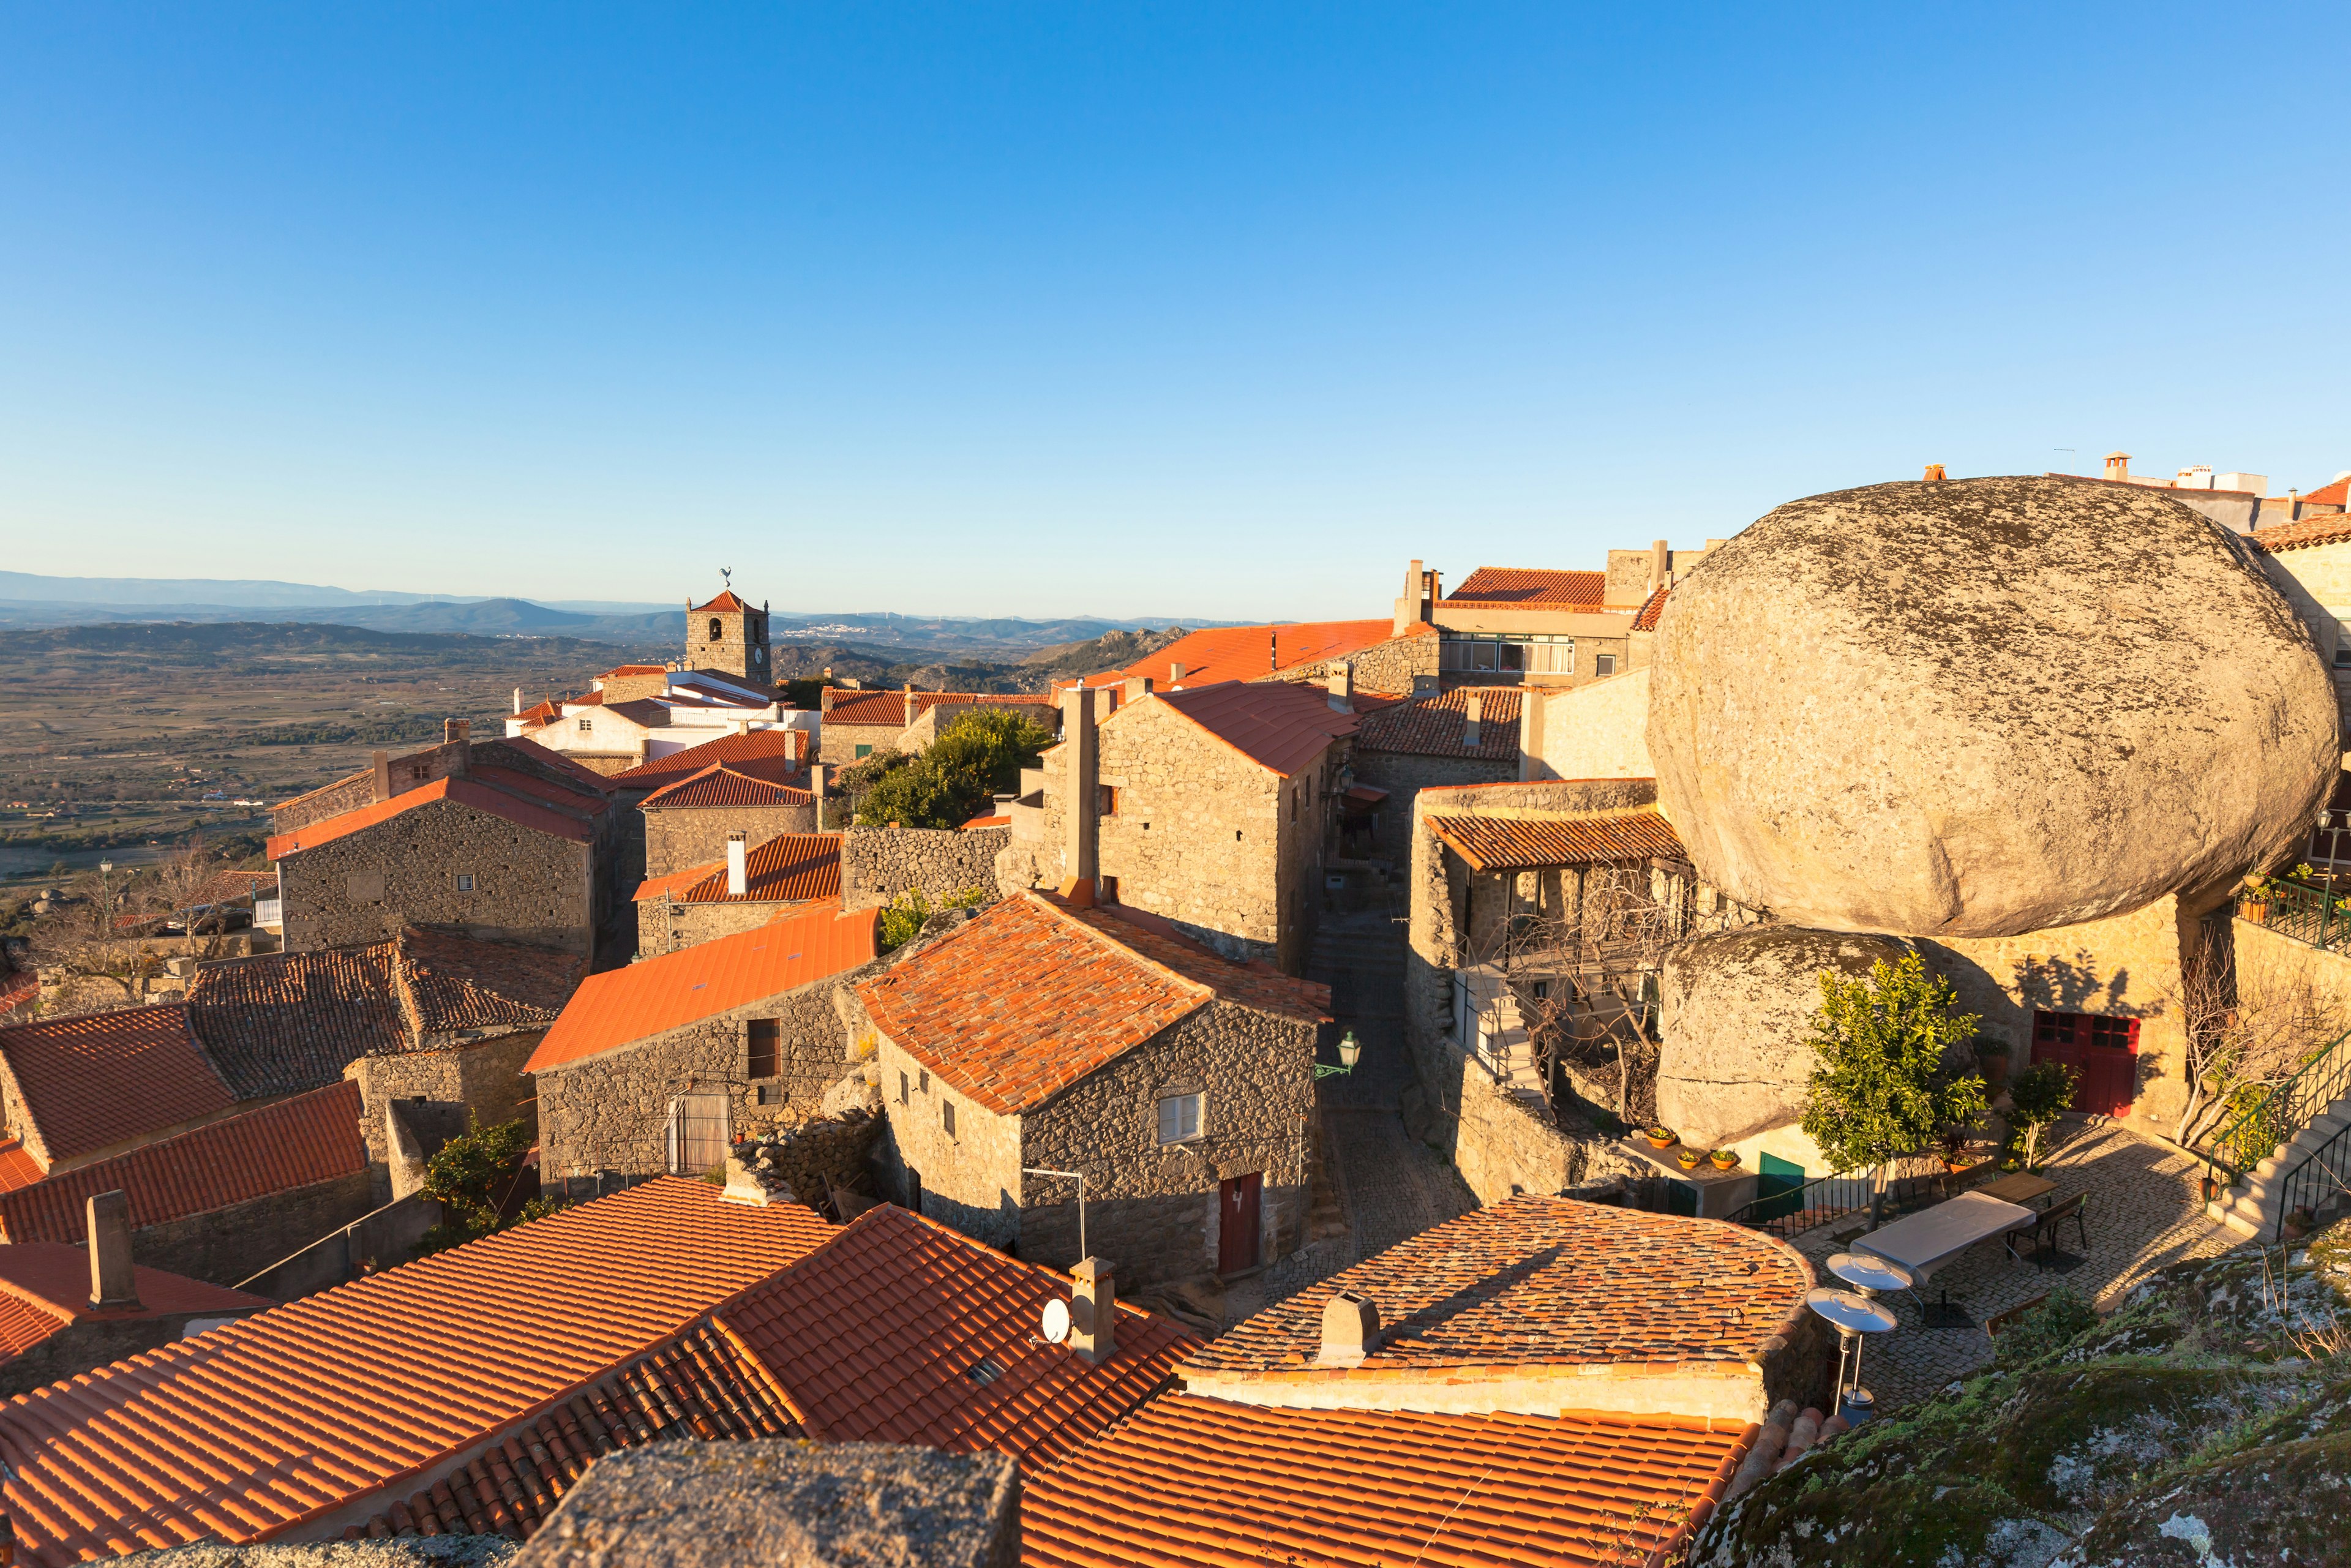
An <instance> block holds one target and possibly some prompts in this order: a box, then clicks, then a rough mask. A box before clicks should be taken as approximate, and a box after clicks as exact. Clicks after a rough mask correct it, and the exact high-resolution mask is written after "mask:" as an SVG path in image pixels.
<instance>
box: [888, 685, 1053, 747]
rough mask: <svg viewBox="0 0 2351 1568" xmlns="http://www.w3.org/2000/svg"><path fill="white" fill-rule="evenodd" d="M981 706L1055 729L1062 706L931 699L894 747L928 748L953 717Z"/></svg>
mask: <svg viewBox="0 0 2351 1568" xmlns="http://www.w3.org/2000/svg"><path fill="white" fill-rule="evenodd" d="M983 708H998V709H1002V710H1003V711H1005V712H1007V713H1015V714H1019V716H1022V717H1023V718H1027V719H1029V720H1031V721H1033V722H1035V723H1036V724H1038V725H1040V726H1041V727H1044V728H1046V729H1049V730H1052V731H1055V732H1056V733H1058V732H1059V731H1060V729H1061V708H1060V706H1057V705H1055V704H1052V703H1040V702H1013V701H1009V700H1005V701H998V702H990V701H988V700H987V698H986V697H984V696H983V697H980V698H978V699H977V700H976V701H973V702H961V703H933V704H931V705H930V706H928V707H926V708H925V709H924V710H923V711H922V713H921V714H920V715H919V716H916V718H915V719H914V723H912V724H910V725H908V726H907V727H905V729H904V730H903V731H902V732H900V734H899V736H898V739H897V742H896V746H897V748H898V749H899V750H901V751H927V750H929V749H930V746H931V743H932V742H933V741H935V740H936V739H938V737H940V736H941V735H942V734H944V733H945V732H946V730H948V729H950V728H952V727H954V725H955V721H956V720H957V719H959V718H961V717H962V716H964V715H966V714H967V713H977V712H978V711H980V710H981V709H983Z"/></svg>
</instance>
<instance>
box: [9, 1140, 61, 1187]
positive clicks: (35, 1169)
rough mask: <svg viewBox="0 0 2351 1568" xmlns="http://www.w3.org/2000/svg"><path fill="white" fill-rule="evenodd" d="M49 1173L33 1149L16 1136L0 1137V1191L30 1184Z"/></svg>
mask: <svg viewBox="0 0 2351 1568" xmlns="http://www.w3.org/2000/svg"><path fill="white" fill-rule="evenodd" d="M48 1174H49V1171H48V1167H47V1166H44V1165H43V1164H41V1162H40V1161H39V1160H38V1159H37V1158H35V1157H34V1155H33V1151H32V1150H30V1149H28V1148H26V1146H25V1145H24V1144H23V1143H22V1142H21V1141H20V1140H18V1139H16V1138H0V1193H5V1192H14V1191H16V1189H17V1188H18V1187H20V1186H32V1185H33V1184H34V1183H35V1182H37V1181H38V1180H40V1179H41V1178H42V1177H43V1176H47V1175H48Z"/></svg>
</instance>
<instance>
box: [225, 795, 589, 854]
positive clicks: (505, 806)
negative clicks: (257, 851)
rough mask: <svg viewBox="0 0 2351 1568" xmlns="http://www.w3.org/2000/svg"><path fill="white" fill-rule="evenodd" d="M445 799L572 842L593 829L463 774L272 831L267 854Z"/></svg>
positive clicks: (313, 845)
mask: <svg viewBox="0 0 2351 1568" xmlns="http://www.w3.org/2000/svg"><path fill="white" fill-rule="evenodd" d="M442 800H446V801H448V802H450V803H451V804H452V805H457V806H463V807H465V808H466V809H468V810H475V811H481V812H484V813H486V814H487V815H489V816H493V817H496V818H497V819H498V820H500V821H507V822H512V823H514V824H515V825H516V826H517V827H518V828H528V829H530V830H532V831H535V832H541V833H547V834H549V835H551V836H553V837H555V838H559V839H569V840H570V841H572V842H574V843H585V842H587V841H588V840H589V838H590V836H591V835H592V833H593V832H594V830H593V829H592V828H590V826H589V825H588V823H587V822H585V821H581V820H580V818H577V817H569V816H566V815H564V814H563V813H561V812H559V811H554V810H549V809H548V808H547V807H545V806H539V805H534V804H532V803H531V802H529V801H528V800H519V799H517V798H516V797H515V796H513V795H510V794H508V793H507V792H506V791H505V790H503V789H495V788H493V787H491V786H490V785H487V784H479V783H475V781H473V780H472V779H465V778H455V779H434V781H433V782H432V783H430V784H420V785H418V786H417V787H416V788H415V789H407V790H403V791H402V792H401V793H400V794H397V795H394V796H393V797H392V799H391V800H378V801H374V802H371V804H368V805H365V806H361V807H360V809H359V810H355V811H345V812H343V813H341V814H340V816H333V817H328V818H325V819H323V820H321V821H316V822H312V823H310V824H309V825H308V826H307V827H302V828H297V829H296V830H295V831H292V832H290V833H272V834H271V835H270V836H269V858H270V859H271V860H274V861H276V860H284V859H285V858H286V857H287V855H290V854H296V853H298V852H301V851H302V850H305V849H313V850H315V849H317V848H318V847H319V845H320V844H325V843H332V842H333V841H335V840H337V839H340V838H344V837H347V836H349V835H350V834H352V833H356V832H360V831H364V830H366V829H369V828H372V827H374V826H375V825H376V824H377V823H378V822H387V821H391V820H392V818H394V817H397V816H399V815H400V814H401V813H402V812H403V811H413V810H416V809H417V808H419V807H420V806H429V805H432V804H434V803H435V802H437V801H442Z"/></svg>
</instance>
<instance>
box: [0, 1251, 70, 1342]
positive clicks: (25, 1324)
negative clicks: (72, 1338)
mask: <svg viewBox="0 0 2351 1568" xmlns="http://www.w3.org/2000/svg"><path fill="white" fill-rule="evenodd" d="M75 1250H76V1251H77V1252H79V1253H80V1256H81V1259H82V1266H81V1270H82V1274H81V1281H82V1282H81V1289H82V1294H83V1295H84V1296H87V1295H89V1253H87V1252H81V1250H80V1249H78V1248H76V1249H75ZM69 1321H70V1320H68V1319H67V1318H64V1317H61V1316H59V1315H58V1314H57V1312H54V1311H52V1310H51V1309H50V1308H49V1307H47V1306H46V1305H43V1304H41V1303H38V1302H34V1301H26V1300H25V1299H24V1298H22V1297H21V1296H11V1295H0V1363H5V1362H7V1361H10V1360H13V1359H14V1358H16V1357H17V1356H20V1355H22V1354H25V1353H26V1351H28V1350H30V1349H32V1348H33V1347H34V1346H35V1345H37V1344H38V1343H41V1342H42V1341H43V1340H45V1339H47V1338H48V1337H49V1336H50V1335H51V1334H53V1333H57V1331H58V1330H59V1329H61V1328H63V1327H65V1326H66V1324H67V1322H69Z"/></svg>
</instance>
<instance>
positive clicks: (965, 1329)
mask: <svg viewBox="0 0 2351 1568" xmlns="http://www.w3.org/2000/svg"><path fill="white" fill-rule="evenodd" d="M1070 1290H1071V1286H1070V1278H1069V1276H1068V1275H1066V1274H1062V1273H1058V1272H1056V1271H1055V1270H1050V1269H1046V1268H1041V1267H1040V1266H1039V1265H1037V1264H1034V1263H1023V1262H1020V1261H1019V1260H1017V1259H1012V1258H1008V1257H1006V1256H1005V1255H1004V1254H1002V1253H1001V1252H998V1251H996V1250H995V1249H992V1248H989V1247H986V1246H983V1245H981V1244H980V1243H978V1242H977V1241H973V1240H971V1239H968V1238H967V1237H964V1236H960V1235H957V1234H956V1232H955V1231H952V1230H950V1229H948V1228H946V1227H945V1226H943V1225H940V1224H937V1223H935V1221H932V1220H928V1219H924V1218H918V1217H916V1216H914V1215H912V1214H909V1213H907V1212H906V1211H905V1210H904V1209H903V1208H899V1207H896V1206H895V1205H892V1204H883V1205H882V1206H881V1207H876V1208H872V1209H869V1210H867V1211H866V1212H865V1213H864V1214H862V1215H861V1216H859V1217H858V1218H857V1219H856V1220H854V1221H853V1222H852V1223H851V1224H850V1225H848V1226H847V1227H846V1228H843V1229H842V1230H841V1231H840V1232H839V1233H838V1234H837V1235H835V1236H834V1237H833V1239H831V1241H829V1242H827V1243H826V1244H825V1245H824V1246H822V1247H820V1248H819V1249H816V1250H815V1251H814V1252H811V1253H810V1254H809V1255H808V1256H807V1257H806V1258H803V1259H802V1260H799V1262H797V1263H795V1264H793V1265H791V1266H790V1267H789V1268H788V1269H785V1270H783V1271H782V1272H780V1273H778V1274H777V1275H776V1276H775V1278H773V1279H771V1280H769V1281H767V1282H766V1283H764V1284H761V1285H759V1286H757V1287H755V1288H754V1289H752V1290H750V1291H747V1292H745V1293H744V1295H743V1296H742V1297H741V1298H739V1299H738V1300H737V1301H734V1302H732V1303H730V1304H729V1305H727V1306H725V1307H722V1308H721V1309H719V1312H718V1318H719V1321H720V1322H721V1323H723V1324H724V1325H725V1326H726V1328H727V1329H728V1330H730V1331H731V1332H732V1333H734V1335H735V1336H736V1337H737V1339H738V1340H740V1342H741V1343H743V1344H744V1345H745V1346H746V1347H747V1348H748V1349H749V1350H750V1352H751V1353H752V1354H754V1355H756V1356H758V1359H759V1361H760V1363H761V1364H763V1365H764V1366H766V1367H767V1369H768V1372H769V1373H770V1374H771V1375H773V1376H774V1378H775V1380H776V1382H777V1383H778V1385H780V1386H781V1387H782V1389H783V1391H784V1392H785V1394H786V1395H787V1396H789V1398H790V1401H791V1404H792V1407H793V1409H794V1411H795V1412H796V1414H797V1415H798V1416H799V1420H800V1423H801V1425H802V1426H803V1427H806V1429H807V1431H808V1433H809V1435H810V1437H816V1438H820V1439H821V1440H823V1441H825V1442H831V1443H849V1442H859V1443H914V1444H920V1445H922V1446H924V1447H926V1448H945V1449H946V1450H947V1451H948V1452H949V1453H959V1454H960V1453H974V1452H977V1451H979V1450H982V1449H994V1450H996V1451H997V1452H998V1453H1004V1454H1009V1455H1011V1456H1012V1457H1013V1458H1017V1459H1019V1460H1020V1461H1021V1463H1022V1466H1023V1468H1024V1469H1029V1470H1030V1471H1031V1473H1034V1471H1035V1470H1036V1469H1039V1468H1041V1467H1043V1466H1047V1465H1050V1464H1054V1463H1056V1462H1058V1461H1059V1460H1061V1458H1064V1457H1065V1456H1067V1455H1068V1454H1069V1453H1070V1451H1071V1449H1073V1448H1077V1447H1078V1446H1079V1445H1080V1444H1081V1443H1083V1442H1084V1441H1086V1440H1087V1439H1088V1438H1090V1437H1093V1436H1094V1435H1096V1434H1097V1433H1099V1432H1101V1431H1102V1430H1103V1429H1104V1428H1105V1427H1109V1426H1110V1425H1111V1424H1112V1423H1113V1422H1114V1421H1116V1420H1118V1419H1119V1418H1120V1417H1121V1416H1124V1415H1126V1414H1127V1413H1128V1412H1129V1411H1131V1410H1133V1409H1134V1407H1135V1406H1138V1405H1141V1404H1142V1403H1143V1402H1144V1400H1146V1399H1148V1398H1150V1397H1151V1396H1152V1395H1153V1394H1154V1393H1155V1391H1157V1390H1158V1389H1159V1388H1161V1387H1163V1386H1164V1385H1165V1383H1166V1381H1167V1377H1168V1375H1169V1374H1170V1373H1171V1372H1173V1371H1174V1370H1175V1367H1176V1366H1177V1364H1180V1363H1181V1362H1182V1361H1183V1359H1184V1358H1185V1357H1186V1355H1188V1354H1191V1352H1192V1351H1193V1350H1195V1349H1196V1348H1197V1347H1198V1344H1199V1342H1198V1341H1197V1340H1196V1339H1194V1338H1193V1337H1192V1336H1191V1335H1189V1334H1186V1333H1184V1331H1183V1330H1182V1329H1180V1328H1178V1327H1177V1326H1176V1325H1175V1323H1173V1322H1169V1321H1168V1320H1167V1319H1165V1318H1161V1317H1156V1316H1154V1315H1153V1314H1152V1313H1149V1312H1142V1311H1140V1310H1138V1309H1136V1308H1134V1307H1131V1306H1128V1305H1126V1304H1125V1303H1123V1302H1122V1303H1120V1307H1119V1315H1118V1353H1117V1354H1115V1355H1113V1356H1112V1357H1111V1358H1110V1359H1109V1360H1107V1361H1105V1362H1104V1363H1103V1364H1102V1365H1100V1366H1094V1365H1092V1364H1090V1363H1088V1362H1087V1361H1085V1360H1084V1359H1083V1358H1082V1357H1081V1356H1079V1355H1078V1354H1075V1353H1074V1352H1072V1351H1071V1350H1069V1349H1068V1348H1066V1347H1065V1346H1062V1345H1057V1344H1048V1343H1044V1342H1043V1340H1041V1339H1040V1337H1039V1335H1038V1333H1037V1320H1038V1316H1039V1314H1040V1312H1042V1311H1043V1309H1044V1306H1045V1303H1046V1302H1047V1301H1052V1300H1054V1299H1056V1298H1058V1299H1060V1300H1061V1301H1068V1300H1069V1299H1070ZM983 1361H985V1362H987V1363H989V1364H991V1365H992V1367H993V1369H994V1375H993V1376H992V1377H991V1378H990V1379H989V1380H987V1381H986V1382H983V1381H981V1380H980V1379H979V1378H977V1377H975V1376H974V1375H973V1373H974V1370H975V1369H976V1368H977V1367H978V1366H979V1364H980V1363H982V1362H983Z"/></svg>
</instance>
